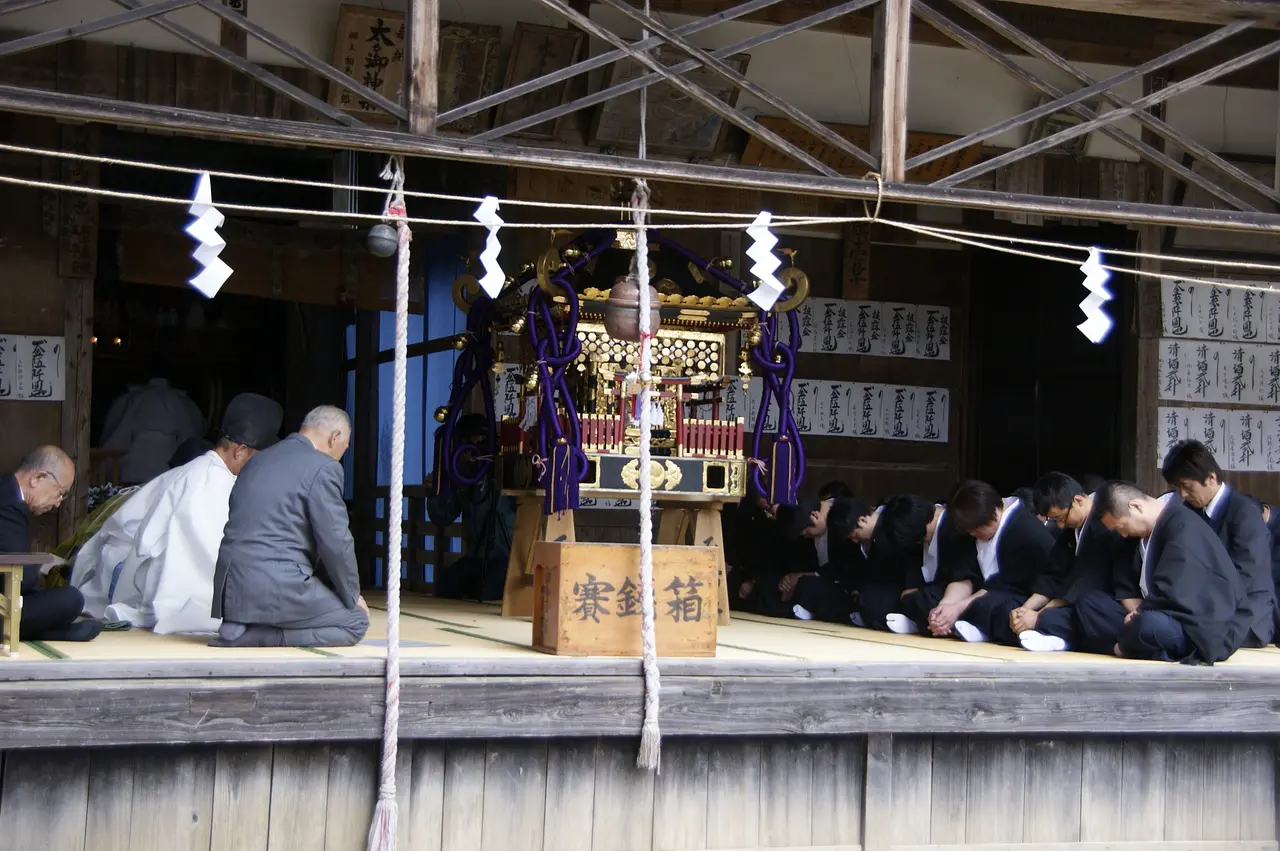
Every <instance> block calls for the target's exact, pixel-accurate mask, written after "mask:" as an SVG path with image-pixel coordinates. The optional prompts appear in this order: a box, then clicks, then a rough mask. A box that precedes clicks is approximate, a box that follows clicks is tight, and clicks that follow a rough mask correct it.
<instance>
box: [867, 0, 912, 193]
mask: <svg viewBox="0 0 1280 851" xmlns="http://www.w3.org/2000/svg"><path fill="white" fill-rule="evenodd" d="M910 40H911V0H881V2H880V5H879V6H877V7H876V17H875V32H874V34H873V36H872V40H871V155H872V156H873V157H875V158H876V160H877V161H878V162H879V163H880V176H881V177H882V178H883V179H884V181H885V182H886V183H903V182H905V181H906V166H905V162H906V157H907V55H908V53H909V50H910Z"/></svg>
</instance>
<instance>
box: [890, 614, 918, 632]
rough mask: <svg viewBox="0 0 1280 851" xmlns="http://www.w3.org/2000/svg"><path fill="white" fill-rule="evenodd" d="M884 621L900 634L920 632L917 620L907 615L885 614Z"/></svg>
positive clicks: (891, 629) (891, 630) (892, 630)
mask: <svg viewBox="0 0 1280 851" xmlns="http://www.w3.org/2000/svg"><path fill="white" fill-rule="evenodd" d="M884 623H885V626H887V627H889V631H890V632H892V633H896V634H898V635H916V634H918V633H919V632H920V628H919V627H918V626H916V622H915V621H913V620H912V619H911V618H909V617H907V616H906V615H898V614H893V615H885V618H884Z"/></svg>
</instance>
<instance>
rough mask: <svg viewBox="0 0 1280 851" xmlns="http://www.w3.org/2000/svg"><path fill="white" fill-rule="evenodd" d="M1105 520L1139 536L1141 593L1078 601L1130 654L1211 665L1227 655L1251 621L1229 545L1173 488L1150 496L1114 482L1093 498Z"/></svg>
mask: <svg viewBox="0 0 1280 851" xmlns="http://www.w3.org/2000/svg"><path fill="white" fill-rule="evenodd" d="M1093 510H1094V512H1095V513H1097V515H1098V517H1099V519H1101V521H1102V523H1103V525H1104V526H1106V527H1107V528H1108V529H1111V530H1112V531H1114V532H1118V533H1119V534H1121V535H1123V536H1124V537H1126V538H1135V539H1137V540H1138V548H1139V553H1138V564H1139V566H1140V572H1139V576H1138V592H1139V594H1140V595H1141V596H1140V597H1139V598H1137V599H1124V600H1119V601H1117V600H1115V599H1113V598H1110V597H1107V596H1106V595H1105V594H1103V593H1100V592H1090V593H1088V594H1085V595H1084V596H1083V597H1081V599H1080V601H1079V602H1078V603H1077V608H1079V609H1080V610H1081V613H1082V615H1083V614H1085V612H1086V610H1088V615H1087V617H1088V619H1089V620H1091V621H1092V622H1094V623H1095V624H1100V625H1101V624H1105V625H1106V626H1107V628H1109V630H1110V631H1111V632H1112V633H1113V634H1114V635H1115V636H1116V643H1115V647H1114V652H1115V654H1116V655H1117V656H1123V657H1126V658H1130V659H1151V660H1157V661H1165V662H1186V663H1193V664H1194V663H1200V664H1209V665H1212V664H1213V663H1214V662H1221V661H1223V660H1225V659H1227V658H1230V656H1231V654H1232V653H1234V652H1235V651H1236V650H1237V649H1239V648H1240V646H1241V644H1242V643H1243V642H1244V641H1245V640H1246V638H1247V637H1248V634H1249V629H1250V627H1251V626H1252V625H1253V616H1252V610H1251V609H1250V606H1249V598H1248V593H1247V591H1246V589H1245V585H1244V581H1243V579H1242V578H1241V576H1240V571H1239V570H1237V569H1236V567H1235V565H1234V564H1232V562H1231V556H1230V555H1228V553H1227V548H1226V546H1225V545H1224V544H1223V543H1222V541H1221V540H1220V539H1219V538H1218V536H1217V535H1215V534H1214V533H1213V530H1212V529H1210V528H1209V526H1208V525H1207V524H1205V522H1204V521H1203V520H1202V519H1200V518H1198V517H1196V516H1195V512H1194V511H1192V510H1191V509H1190V508H1188V507H1187V506H1186V505H1185V504H1183V502H1182V500H1180V499H1178V498H1177V495H1176V494H1172V493H1167V494H1165V495H1164V496H1161V497H1152V496H1150V495H1148V494H1146V493H1144V492H1143V491H1142V490H1141V489H1140V488H1139V487H1138V486H1137V485H1133V484H1130V483H1128V482H1109V483H1108V484H1107V486H1106V487H1104V488H1103V489H1102V490H1100V491H1098V493H1097V495H1096V496H1095V498H1094V507H1093Z"/></svg>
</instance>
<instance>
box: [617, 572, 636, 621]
mask: <svg viewBox="0 0 1280 851" xmlns="http://www.w3.org/2000/svg"><path fill="white" fill-rule="evenodd" d="M638 614H640V589H639V588H637V587H636V584H635V583H634V582H632V581H631V577H630V576H628V577H627V578H626V579H624V580H622V585H621V586H620V587H619V588H618V617H620V618H630V617H634V616H636V615H638Z"/></svg>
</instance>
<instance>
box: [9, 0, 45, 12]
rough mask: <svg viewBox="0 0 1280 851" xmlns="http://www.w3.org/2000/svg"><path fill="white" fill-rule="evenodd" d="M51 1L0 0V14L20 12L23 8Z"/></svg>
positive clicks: (31, 7) (30, 7) (42, 4)
mask: <svg viewBox="0 0 1280 851" xmlns="http://www.w3.org/2000/svg"><path fill="white" fill-rule="evenodd" d="M53 2H54V0H2V2H0V15H7V14H9V13H10V12H21V11H23V10H24V9H34V8H36V7H37V6H44V5H46V4H48V3H53Z"/></svg>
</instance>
